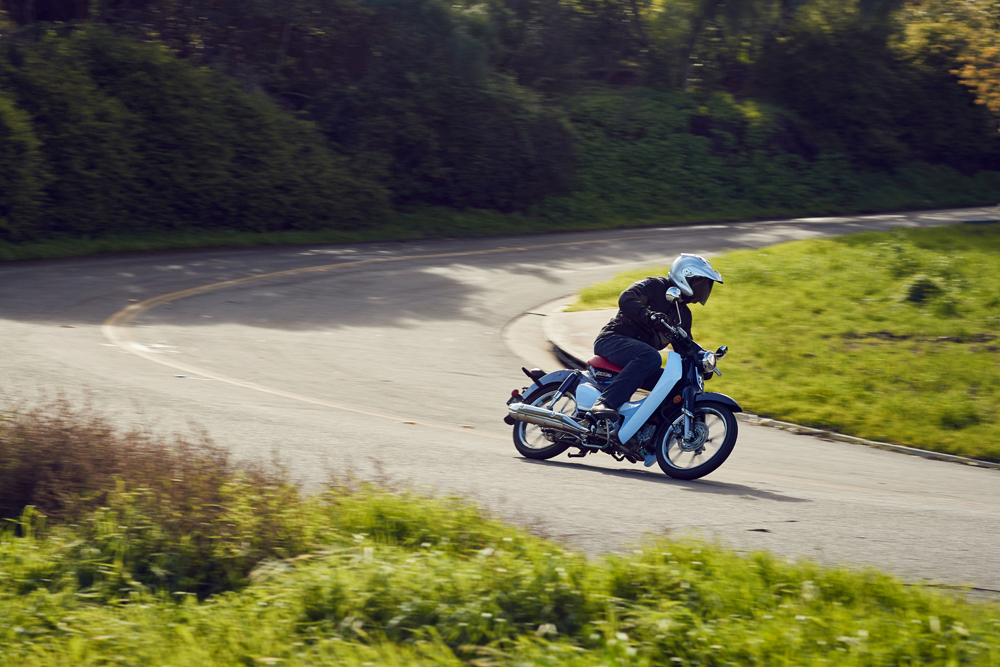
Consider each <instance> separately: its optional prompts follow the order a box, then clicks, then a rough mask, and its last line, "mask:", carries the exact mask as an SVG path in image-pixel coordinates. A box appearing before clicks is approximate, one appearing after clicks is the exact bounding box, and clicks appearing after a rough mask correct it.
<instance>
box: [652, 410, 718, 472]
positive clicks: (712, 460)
mask: <svg viewBox="0 0 1000 667" xmlns="http://www.w3.org/2000/svg"><path fill="white" fill-rule="evenodd" d="M675 426H679V427H680V430H679V431H678V429H677V428H675ZM683 428H684V417H683V415H679V416H678V417H677V419H674V420H672V421H664V422H663V423H662V424H661V425H660V428H659V429H658V430H657V432H656V436H655V447H656V462H657V463H659V464H660V468H661V469H662V470H663V472H665V473H666V474H667V475H669V476H670V477H673V478H674V479H698V478H699V477H704V476H705V475H707V474H708V473H710V472H712V471H713V470H715V469H716V468H718V467H719V466H721V465H722V464H723V463H724V462H725V460H726V459H727V458H729V455H730V454H732V452H733V447H735V446H736V435H737V427H736V416H735V415H733V411H732V410H730V409H729V408H728V407H726V406H725V405H723V404H721V403H715V402H709V403H699V404H698V405H697V407H696V408H695V410H694V419H693V423H692V435H693V436H694V437H693V439H692V440H691V441H685V440H684V432H683Z"/></svg>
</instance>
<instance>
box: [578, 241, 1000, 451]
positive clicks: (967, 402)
mask: <svg viewBox="0 0 1000 667" xmlns="http://www.w3.org/2000/svg"><path fill="white" fill-rule="evenodd" d="M712 263H713V266H715V267H716V268H718V269H719V270H720V271H721V272H722V274H723V276H724V278H725V281H726V282H725V284H724V285H722V286H720V287H719V288H718V289H716V290H714V291H713V293H712V299H711V301H709V303H708V306H707V307H705V308H700V307H698V308H696V309H695V311H696V312H695V326H694V333H695V338H696V339H697V340H698V341H699V342H701V343H702V344H703V345H705V346H706V347H707V346H710V345H711V346H716V345H720V344H727V345H729V347H730V350H731V355H730V356H729V357H728V358H727V359H726V361H725V362H724V363H723V364H722V365H721V366H722V368H721V370H722V372H723V373H724V375H723V377H721V378H718V379H716V380H715V381H713V384H712V388H713V389H715V390H717V391H723V392H725V393H729V394H732V395H733V396H735V397H737V398H738V399H739V401H740V402H741V404H742V405H743V406H744V407H745V408H746V409H747V410H749V411H752V412H757V413H760V414H763V415H768V416H771V417H776V418H779V419H786V420H790V421H794V422H798V423H802V424H807V425H810V426H816V427H820V428H828V429H832V430H836V431H839V432H843V433H849V434H852V435H857V436H862V437H866V438H872V439H875V440H884V441H891V442H897V443H903V444H908V445H916V446H919V447H924V448H928V449H932V450H935V451H942V452H949V453H953V454H960V455H964V456H971V457H977V458H982V459H986V460H991V461H1000V226H994V225H985V226H978V225H977V226H973V225H956V226H950V227H941V228H935V229H925V230H903V229H898V230H895V231H893V232H887V233H873V232H869V233H863V234H857V235H852V236H847V237H842V238H839V239H834V240H823V241H817V240H810V241H796V242H793V243H787V244H782V245H778V246H772V247H769V248H763V249H760V250H745V251H738V252H732V253H727V254H725V255H723V256H721V257H718V258H716V259H713V260H712ZM666 271H667V267H656V268H650V269H648V270H645V271H638V272H630V273H628V274H623V275H620V276H618V277H616V278H615V279H614V280H612V281H610V282H608V283H604V284H601V285H595V286H593V287H591V288H589V289H587V290H584V291H583V292H582V293H581V295H580V304H579V305H578V307H582V308H591V307H594V308H596V307H607V306H611V305H614V304H615V303H616V301H617V297H618V293H619V292H620V291H621V290H622V289H624V287H626V286H627V285H628V284H629V283H630V282H631V281H632V280H635V279H636V278H637V277H640V274H641V275H650V274H662V273H665V272H666Z"/></svg>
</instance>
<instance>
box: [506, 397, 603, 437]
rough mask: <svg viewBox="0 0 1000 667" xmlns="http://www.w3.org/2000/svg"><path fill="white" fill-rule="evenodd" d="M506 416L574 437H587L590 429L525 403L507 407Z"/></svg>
mask: <svg viewBox="0 0 1000 667" xmlns="http://www.w3.org/2000/svg"><path fill="white" fill-rule="evenodd" d="M507 414H508V416H510V417H511V418H513V419H515V420H517V421H519V422H527V423H529V424H536V425H538V426H545V427H547V428H552V429H556V430H557V431H562V432H564V433H572V434H574V435H587V434H588V433H590V429H588V428H586V427H585V426H580V425H579V424H577V423H576V422H575V421H573V419H572V418H571V417H570V416H569V415H565V414H563V413H561V412H555V411H553V410H546V409H545V408H539V407H536V406H534V405H528V404H526V403H513V404H511V405H508V406H507Z"/></svg>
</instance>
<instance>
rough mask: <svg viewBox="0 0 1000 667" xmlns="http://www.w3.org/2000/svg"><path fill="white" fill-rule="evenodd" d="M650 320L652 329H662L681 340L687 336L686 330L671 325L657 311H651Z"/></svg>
mask: <svg viewBox="0 0 1000 667" xmlns="http://www.w3.org/2000/svg"><path fill="white" fill-rule="evenodd" d="M650 322H651V323H652V325H653V328H654V329H657V330H659V331H664V332H666V333H668V334H670V336H671V337H672V338H677V339H681V340H683V339H685V338H687V337H688V335H687V332H686V331H684V329H682V328H680V327H675V326H673V325H672V324H670V322H668V321H667V318H665V317H664V316H663V315H660V314H659V313H651V314H650Z"/></svg>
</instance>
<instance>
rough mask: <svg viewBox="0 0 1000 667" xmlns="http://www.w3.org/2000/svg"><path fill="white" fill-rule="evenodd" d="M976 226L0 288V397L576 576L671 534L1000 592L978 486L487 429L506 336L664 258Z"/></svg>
mask: <svg viewBox="0 0 1000 667" xmlns="http://www.w3.org/2000/svg"><path fill="white" fill-rule="evenodd" d="M986 215H987V214H986V212H985V210H982V209H979V210H975V209H974V210H964V211H939V212H922V213H914V214H907V215H882V216H867V217H842V218H822V219H820V218H816V219H803V220H794V221H782V222H755V223H739V224H730V225H711V226H697V227H669V228H663V229H652V228H647V229H632V230H612V231H603V232H590V233H575V234H552V235H542V236H526V237H506V238H501V239H476V240H441V241H428V242H412V243H384V244H369V245H356V246H337V247H332V246H331V247H317V248H274V249H259V250H232V251H203V252H187V253H161V254H153V255H139V256H118V257H110V258H90V259H82V260H67V261H51V262H31V263H19V264H8V265H0V340H3V342H4V345H3V353H2V356H0V391H2V392H3V393H5V394H7V395H8V397H19V396H25V395H27V396H28V397H29V398H33V397H37V396H39V395H40V394H41V393H45V392H48V393H50V394H51V392H53V391H54V390H60V391H62V392H65V393H67V394H68V395H70V396H77V395H80V394H86V395H88V396H90V397H91V399H92V400H93V401H94V402H95V403H96V404H97V406H98V407H101V408H103V409H105V410H111V411H115V412H116V414H117V415H118V416H119V418H120V419H122V420H123V421H128V420H133V419H136V418H137V417H136V414H138V415H139V416H138V419H140V420H142V421H144V422H146V423H152V424H154V425H155V426H156V427H157V428H159V429H160V430H164V431H176V430H183V429H185V428H186V427H187V425H188V424H189V423H194V424H198V425H202V426H204V427H205V428H206V429H207V430H208V431H209V433H210V434H211V436H212V437H213V438H214V439H215V440H216V441H217V442H219V443H221V444H224V445H226V446H228V447H230V448H231V449H232V450H233V451H234V452H235V453H236V454H237V455H239V456H245V457H264V458H267V457H270V456H272V455H275V454H276V455H277V456H278V458H280V460H281V461H283V462H284V463H285V464H287V465H288V466H289V468H290V469H291V471H292V472H293V473H294V474H295V475H296V476H297V477H298V478H299V479H301V480H302V481H304V482H306V483H315V482H320V481H322V480H323V479H324V478H326V477H327V476H328V475H329V474H330V473H331V472H335V471H343V470H345V469H351V470H354V471H355V472H357V473H358V474H361V475H365V476H370V475H374V474H388V475H389V476H391V477H393V478H395V479H398V480H408V481H409V482H410V483H412V484H415V485H431V486H433V487H435V488H437V489H438V490H442V491H449V492H451V491H454V492H458V493H462V494H467V495H470V496H472V497H474V498H476V499H477V500H478V502H480V503H481V504H483V505H485V506H488V507H490V508H492V509H493V510H495V511H496V512H498V513H499V514H501V515H503V516H505V517H507V518H509V519H512V520H515V521H520V522H523V523H528V524H531V525H532V526H535V527H536V528H537V529H538V530H539V532H542V533H543V534H546V535H549V536H552V537H556V538H559V539H562V540H565V541H568V542H569V543H571V544H573V545H575V546H577V547H579V548H582V549H585V550H587V551H588V552H591V553H597V552H601V551H608V550H615V549H620V548H623V547H624V545H626V544H628V543H629V542H632V541H635V540H637V539H640V538H641V537H642V536H643V535H644V534H647V533H652V534H664V533H674V534H684V533H687V532H689V531H695V532H698V533H700V534H702V535H704V536H707V537H711V538H717V539H719V540H720V541H722V542H724V543H726V544H728V545H731V546H733V547H736V548H740V549H767V550H770V551H774V552H777V553H781V554H785V555H788V556H799V555H801V556H805V557H808V558H813V559H816V560H819V561H821V562H824V563H827V564H850V565H876V566H879V567H882V568H885V569H889V570H892V571H895V572H897V573H898V574H900V575H902V576H904V577H906V578H908V579H911V580H918V579H929V580H933V581H936V582H941V583H945V584H971V585H974V586H976V587H979V588H984V589H994V590H997V591H1000V567H997V563H998V558H997V555H996V554H997V553H1000V511H998V510H1000V473H998V472H997V471H994V470H986V469H980V468H974V467H969V466H963V465H958V464H953V463H942V462H936V461H928V460H924V459H919V458H915V457H909V456H904V455H900V454H895V453H891V452H884V451H880V450H874V449H868V448H865V447H859V446H855V445H849V444H842V443H833V442H828V441H823V440H819V439H816V438H811V437H804V436H796V435H792V434H789V433H786V432H783V431H778V430H774V429H769V428H765V427H759V426H750V425H747V424H741V433H740V440H739V443H738V445H737V448H736V451H735V453H734V454H733V456H732V457H731V458H730V460H729V461H728V462H727V463H726V465H724V466H723V467H722V468H721V469H720V470H719V471H718V472H716V473H714V474H712V475H710V476H709V477H707V478H706V479H704V480H701V481H698V482H678V481H674V480H670V479H668V478H666V477H665V476H663V475H662V474H660V473H659V472H658V471H657V469H656V468H653V469H649V470H647V469H643V468H641V467H637V466H631V465H628V464H625V463H622V464H619V463H616V462H614V461H613V460H612V459H611V458H610V457H607V456H603V455H594V456H590V457H588V458H586V459H572V460H570V459H566V458H565V457H560V458H559V459H556V460H555V461H552V462H548V463H536V462H529V461H526V460H524V459H521V458H520V457H518V456H517V454H516V452H515V450H514V448H513V445H512V444H511V441H510V428H509V427H507V426H505V425H504V424H503V423H502V421H501V419H502V417H503V414H504V412H505V410H504V405H503V404H504V401H505V400H506V398H507V397H508V396H509V394H510V390H511V389H513V388H515V387H521V386H523V385H524V384H525V382H526V380H525V378H524V377H523V375H521V373H520V370H519V367H520V366H521V365H522V364H524V363H528V364H530V365H541V366H543V367H544V366H549V367H552V366H555V362H554V361H553V360H552V358H551V355H550V352H549V351H548V350H547V349H546V348H545V345H544V341H543V339H542V334H541V326H540V319H541V318H540V317H539V316H537V315H531V314H525V313H530V312H531V311H532V310H533V309H535V308H536V307H537V306H538V305H539V304H543V303H545V302H547V301H550V300H553V299H556V298H558V297H562V296H565V295H567V294H571V293H573V292H574V291H576V290H577V289H579V288H581V287H584V286H586V285H589V284H591V283H593V282H595V281H598V280H603V279H607V278H609V277H610V276H612V275H614V274H615V273H617V272H619V271H621V270H623V269H626V268H630V267H639V266H647V265H650V264H654V263H655V264H663V263H665V262H666V261H667V260H669V259H670V258H672V257H673V256H674V255H676V254H677V253H678V252H681V251H685V252H698V253H702V254H707V255H711V254H714V253H718V252H721V251H723V250H727V249H735V248H746V247H760V246H764V245H769V244H773V243H777V242H781V241H787V240H793V239H801V238H807V237H819V236H827V235H834V234H844V233H850V232H855V231H860V230H863V229H887V228H889V227H890V226H894V225H912V226H927V225H937V224H944V223H948V222H953V221H958V220H963V219H975V218H982V217H986ZM752 288H753V286H752V285H736V284H730V283H728V282H727V284H726V285H725V287H724V289H727V290H740V289H752ZM709 307H711V306H709ZM730 347H731V349H732V350H733V355H735V357H738V355H739V342H738V341H730ZM716 382H721V384H720V385H719V386H718V387H716V389H717V390H718V391H725V378H724V377H723V378H721V379H718V380H716ZM736 398H737V399H739V397H738V396H737V397H736Z"/></svg>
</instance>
